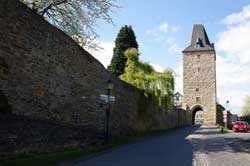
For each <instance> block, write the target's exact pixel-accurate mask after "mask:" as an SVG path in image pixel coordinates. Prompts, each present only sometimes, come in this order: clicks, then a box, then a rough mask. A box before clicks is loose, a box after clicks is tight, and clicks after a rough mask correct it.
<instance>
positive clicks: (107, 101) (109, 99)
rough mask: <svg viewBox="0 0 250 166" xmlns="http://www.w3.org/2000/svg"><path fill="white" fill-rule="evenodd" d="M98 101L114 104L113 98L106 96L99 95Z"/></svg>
mask: <svg viewBox="0 0 250 166" xmlns="http://www.w3.org/2000/svg"><path fill="white" fill-rule="evenodd" d="M100 99H101V100H103V101H105V103H109V102H115V96H108V95H104V94H101V95H100Z"/></svg>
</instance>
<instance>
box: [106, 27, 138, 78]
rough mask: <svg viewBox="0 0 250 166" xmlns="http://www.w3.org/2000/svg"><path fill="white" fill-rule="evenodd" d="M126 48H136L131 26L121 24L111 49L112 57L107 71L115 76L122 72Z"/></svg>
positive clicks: (125, 59)
mask: <svg viewBox="0 0 250 166" xmlns="http://www.w3.org/2000/svg"><path fill="white" fill-rule="evenodd" d="M128 48H136V49H138V44H137V41H136V36H135V33H134V31H133V29H132V27H131V26H127V25H125V26H123V27H122V28H121V29H120V31H119V33H118V35H117V38H116V40H115V48H114V50H113V58H112V60H111V64H110V65H109V66H108V69H109V71H111V73H113V74H114V75H116V76H120V75H121V74H123V73H124V69H125V65H126V61H127V58H126V57H125V56H124V52H125V51H126V50H127V49H128Z"/></svg>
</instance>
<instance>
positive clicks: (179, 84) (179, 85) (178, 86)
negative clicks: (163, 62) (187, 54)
mask: <svg viewBox="0 0 250 166" xmlns="http://www.w3.org/2000/svg"><path fill="white" fill-rule="evenodd" d="M174 72H175V91H176V92H180V93H181V94H183V66H182V63H181V64H180V65H179V67H178V68H176V69H175V70H174Z"/></svg>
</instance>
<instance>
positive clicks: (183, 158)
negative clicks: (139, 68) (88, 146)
mask: <svg viewBox="0 0 250 166" xmlns="http://www.w3.org/2000/svg"><path fill="white" fill-rule="evenodd" d="M246 140H250V133H228V134H221V133H219V131H218V129H216V128H215V127H213V126H202V127H199V126H192V127H186V128H182V129H178V130H176V131H172V132H169V133H167V134H165V135H161V136H155V137H151V138H148V139H145V140H143V141H140V142H136V143H134V144H129V145H125V146H122V147H120V148H118V149H115V150H113V151H110V152H107V153H104V154H101V155H98V156H95V157H92V158H88V159H86V158H84V159H82V160H79V161H77V162H75V163H74V164H73V166H192V165H193V166H217V165H218V166H224V165H225V166H236V165H238V166H249V165H250V155H249V154H250V150H249V149H250V141H249V143H248V144H249V145H248V146H246V145H247V142H248V141H246ZM246 147H248V148H246ZM246 152H249V153H248V154H247V153H246Z"/></svg>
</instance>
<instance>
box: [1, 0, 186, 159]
mask: <svg viewBox="0 0 250 166" xmlns="http://www.w3.org/2000/svg"><path fill="white" fill-rule="evenodd" d="M109 79H112V82H113V83H114V90H113V92H112V95H114V96H115V97H116V102H115V103H114V105H113V107H112V113H111V132H112V133H111V134H112V135H128V134H133V133H135V132H138V131H145V130H153V129H166V128H173V127H177V126H183V125H186V124H189V123H190V119H189V117H190V116H188V112H186V111H182V110H178V111H177V110H175V111H172V112H166V111H164V110H166V108H165V105H166V102H163V105H162V107H161V108H159V106H158V105H157V104H156V103H157V102H156V100H155V99H154V97H151V98H146V97H145V96H144V93H143V92H142V91H140V90H138V89H136V88H135V87H133V86H130V85H128V84H126V83H124V82H122V81H120V80H119V79H117V78H115V77H112V76H111V75H110V73H109V72H108V71H107V70H106V69H105V68H104V67H103V66H102V65H101V64H100V63H99V62H98V61H97V60H96V59H95V58H94V57H92V56H91V55H90V54H89V53H88V52H87V51H85V50H84V49H83V48H81V47H80V46H79V45H78V44H76V43H75V42H74V41H73V40H72V39H71V38H70V37H68V36H67V35H65V34H64V33H63V32H62V31H60V30H58V29H57V28H55V27H53V26H52V25H50V24H49V23H47V22H46V21H45V20H44V19H43V18H42V17H41V16H39V15H37V14H35V13H34V12H33V11H31V10H30V9H29V8H27V7H26V6H25V5H23V4H22V3H20V2H19V1H17V0H1V1H0V92H1V93H0V95H1V98H4V99H5V101H4V102H0V109H1V110H0V111H2V112H3V111H6V110H8V111H7V112H10V111H11V112H12V115H6V114H0V117H1V119H2V120H1V121H0V126H1V128H0V154H1V155H10V154H16V153H30V152H32V153H33V152H37V150H39V151H40V152H44V151H53V150H58V149H64V148H66V147H67V148H69V147H77V146H87V145H89V144H92V143H96V142H98V141H100V140H102V138H101V137H99V136H101V135H102V134H103V131H104V129H103V126H104V121H105V118H104V110H105V106H103V107H102V106H101V105H100V103H101V101H100V99H99V95H100V94H105V93H106V90H105V86H106V82H107V80H109ZM160 110H163V111H160ZM3 119H4V120H3ZM8 119H9V120H8ZM29 124H30V125H29ZM19 128H21V129H22V130H20V129H19ZM44 135H46V136H44ZM24 138H28V139H27V140H26V141H23V139H24ZM53 145H56V146H53ZM6 146H7V149H8V151H6ZM53 147H55V148H53Z"/></svg>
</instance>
